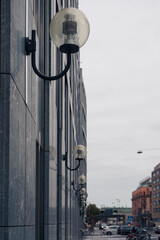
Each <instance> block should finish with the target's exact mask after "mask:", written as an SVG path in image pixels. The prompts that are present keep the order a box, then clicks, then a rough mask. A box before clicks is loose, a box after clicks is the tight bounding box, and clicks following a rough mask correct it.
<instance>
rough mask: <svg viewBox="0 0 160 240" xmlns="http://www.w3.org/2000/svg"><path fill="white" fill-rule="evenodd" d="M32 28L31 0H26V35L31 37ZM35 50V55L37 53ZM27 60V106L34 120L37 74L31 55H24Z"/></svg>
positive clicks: (33, 27)
mask: <svg viewBox="0 0 160 240" xmlns="http://www.w3.org/2000/svg"><path fill="white" fill-rule="evenodd" d="M32 29H36V27H35V24H34V18H33V1H28V36H29V38H31V31H32ZM37 52H38V51H36V55H37ZM26 61H27V69H26V70H27V75H28V79H27V83H28V108H29V110H30V112H31V115H32V117H33V119H34V121H36V94H37V92H36V91H37V89H36V81H37V75H36V74H35V72H34V71H33V69H32V66H31V55H30V56H27V57H26Z"/></svg>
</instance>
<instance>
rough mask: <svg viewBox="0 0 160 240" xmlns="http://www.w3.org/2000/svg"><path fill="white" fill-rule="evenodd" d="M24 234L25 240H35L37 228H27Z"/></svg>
mask: <svg viewBox="0 0 160 240" xmlns="http://www.w3.org/2000/svg"><path fill="white" fill-rule="evenodd" d="M24 234H25V238H24V240H35V226H29V227H25V229H24ZM22 240H23V239H22Z"/></svg>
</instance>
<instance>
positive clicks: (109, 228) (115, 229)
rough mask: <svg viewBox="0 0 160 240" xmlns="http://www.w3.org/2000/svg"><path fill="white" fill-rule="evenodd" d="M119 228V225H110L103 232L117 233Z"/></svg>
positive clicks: (108, 233)
mask: <svg viewBox="0 0 160 240" xmlns="http://www.w3.org/2000/svg"><path fill="white" fill-rule="evenodd" d="M118 228H119V226H117V225H112V226H109V227H108V228H106V229H103V234H106V235H112V234H117V229H118Z"/></svg>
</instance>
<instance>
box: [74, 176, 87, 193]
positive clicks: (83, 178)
mask: <svg viewBox="0 0 160 240" xmlns="http://www.w3.org/2000/svg"><path fill="white" fill-rule="evenodd" d="M78 183H79V185H80V188H79V189H76V188H75V185H74V180H73V181H72V182H71V184H72V186H73V189H74V190H75V192H76V193H77V192H79V191H81V189H82V188H83V185H84V184H85V183H86V177H85V176H84V175H80V176H79V178H78Z"/></svg>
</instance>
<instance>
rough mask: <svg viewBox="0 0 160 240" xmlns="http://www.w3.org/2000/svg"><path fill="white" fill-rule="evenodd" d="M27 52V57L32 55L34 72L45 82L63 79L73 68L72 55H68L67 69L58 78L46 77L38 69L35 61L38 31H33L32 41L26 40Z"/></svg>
mask: <svg viewBox="0 0 160 240" xmlns="http://www.w3.org/2000/svg"><path fill="white" fill-rule="evenodd" d="M25 50H26V55H30V54H31V55H32V68H33V70H34V72H35V73H36V74H37V75H38V76H39V77H40V78H42V79H44V80H50V81H53V80H57V79H59V78H61V77H63V76H64V75H65V74H66V73H67V71H68V70H69V68H70V66H71V53H69V52H68V53H67V65H66V67H65V69H64V70H63V71H62V72H61V73H59V74H58V75H56V76H46V75H44V74H42V73H41V72H40V71H39V70H38V69H37V67H36V60H35V58H36V57H35V53H36V31H35V30H32V39H29V38H28V37H26V38H25Z"/></svg>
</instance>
